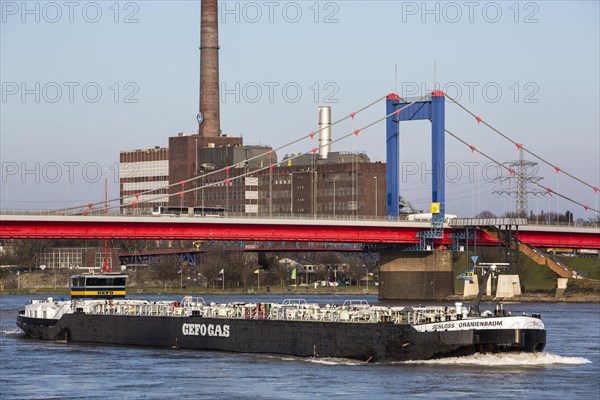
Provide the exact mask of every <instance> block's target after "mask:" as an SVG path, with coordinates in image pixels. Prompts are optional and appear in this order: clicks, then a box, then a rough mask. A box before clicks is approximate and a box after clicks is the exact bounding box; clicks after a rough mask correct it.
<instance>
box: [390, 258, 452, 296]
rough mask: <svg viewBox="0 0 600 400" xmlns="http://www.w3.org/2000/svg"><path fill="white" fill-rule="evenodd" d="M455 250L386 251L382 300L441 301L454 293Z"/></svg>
mask: <svg viewBox="0 0 600 400" xmlns="http://www.w3.org/2000/svg"><path fill="white" fill-rule="evenodd" d="M452 264H453V263H452V252H451V251H434V252H420V251H419V252H409V251H400V250H382V251H381V255H380V265H379V299H381V300H438V299H441V298H444V297H447V296H450V295H452V294H453V292H454V276H453V275H454V274H453V271H452Z"/></svg>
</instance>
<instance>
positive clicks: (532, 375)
mask: <svg viewBox="0 0 600 400" xmlns="http://www.w3.org/2000/svg"><path fill="white" fill-rule="evenodd" d="M32 296H33V295H27V296H25V295H23V296H1V297H0V312H1V314H0V399H2V400H5V399H82V398H85V399H100V398H103V399H110V398H115V399H117V398H122V399H171V398H179V399H246V398H252V399H307V398H338V399H401V398H423V399H432V398H433V399H466V398H469V399H473V398H488V399H513V398H520V399H540V398H543V399H600V305H599V304H548V303H543V304H542V303H523V304H511V305H507V308H510V309H512V310H513V312H523V311H525V312H527V313H531V312H540V313H541V314H542V318H543V320H544V323H545V324H546V329H547V331H548V345H547V347H546V350H545V352H544V353H540V354H519V353H517V354H501V355H494V354H479V355H474V356H470V357H457V358H447V359H442V360H433V361H409V362H398V363H375V364H364V363H362V362H359V361H352V360H345V359H335V358H324V359H310V358H309V359H303V358H296V357H288V356H274V355H256V354H230V353H223V352H211V351H194V350H181V349H177V350H176V349H156V348H136V347H124V346H105V345H89V344H86V345H83V344H74V343H68V344H66V343H54V342H42V341H35V340H31V339H28V338H26V337H24V336H23V335H22V334H21V333H20V331H19V329H18V328H17V326H16V325H15V319H16V316H17V312H18V309H19V308H21V307H22V306H24V305H25V304H26V303H27V302H28V300H29V299H30V298H32ZM35 296H36V297H35V298H44V296H40V295H35ZM153 298H157V299H158V298H164V297H160V296H153ZM282 299H283V298H282V297H278V296H270V297H269V298H268V299H263V298H261V299H260V300H266V301H281V300H282ZM205 300H206V301H216V302H227V301H240V300H241V301H243V300H248V301H252V302H255V301H256V300H257V297H255V296H236V297H225V296H221V297H217V296H214V297H205ZM343 300H344V299H341V298H338V297H334V296H330V297H328V296H323V297H319V298H312V299H311V300H310V301H316V302H320V303H334V302H335V303H337V302H342V301H343ZM368 300H369V302H370V303H376V302H377V299H376V297H369V298H368ZM490 307H491V306H490Z"/></svg>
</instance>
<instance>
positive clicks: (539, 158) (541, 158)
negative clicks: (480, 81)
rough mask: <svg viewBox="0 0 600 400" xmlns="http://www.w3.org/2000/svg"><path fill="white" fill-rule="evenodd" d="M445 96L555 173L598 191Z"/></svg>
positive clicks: (597, 189) (595, 187) (478, 121)
mask: <svg viewBox="0 0 600 400" xmlns="http://www.w3.org/2000/svg"><path fill="white" fill-rule="evenodd" d="M445 96H446V97H447V98H448V99H449V100H452V102H453V103H454V104H456V105H457V106H459V107H460V108H462V109H463V110H464V111H466V112H467V113H468V114H470V115H471V116H472V117H473V118H475V119H476V120H477V123H478V124H479V123H482V124H484V125H485V126H487V127H488V128H490V129H491V130H493V131H494V132H496V133H497V134H498V135H500V136H502V137H503V138H504V139H506V140H508V141H509V142H511V143H512V144H514V145H515V146H516V147H517V149H519V150H523V151H525V152H527V153H529V154H531V155H532V156H533V157H535V158H537V159H538V160H540V161H542V162H544V163H545V164H547V165H549V166H550V167H552V168H554V169H555V170H556V172H557V173H560V172H562V173H563V174H565V175H567V176H568V177H570V178H572V179H574V180H576V181H577V182H579V183H581V184H583V185H585V186H587V187H589V188H591V189H593V190H594V193H598V191H600V189H599V188H598V186H594V185H592V184H589V183H587V182H585V181H584V180H582V179H580V178H578V177H576V176H575V175H573V174H571V173H569V172H567V171H565V170H563V169H562V168H560V167H559V166H558V165H555V164H553V163H551V162H550V161H548V160H546V159H545V158H543V157H541V156H540V155H538V154H536V153H534V152H533V151H532V150H530V149H528V148H526V147H525V146H524V145H523V144H522V143H518V142H517V141H515V140H514V139H512V138H510V137H509V136H508V135H506V134H504V133H502V132H500V131H499V130H498V129H496V128H495V127H494V126H492V125H490V124H489V123H487V122H486V121H484V120H483V119H482V118H481V117H479V116H478V115H476V114H475V113H473V112H472V111H471V110H469V109H468V108H466V107H465V106H463V105H462V104H461V103H459V102H458V100H456V99H454V98H452V97H450V96H449V95H447V94H445Z"/></svg>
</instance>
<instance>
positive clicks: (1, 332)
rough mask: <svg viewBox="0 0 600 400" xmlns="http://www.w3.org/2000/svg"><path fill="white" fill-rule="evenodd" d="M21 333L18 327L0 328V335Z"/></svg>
mask: <svg viewBox="0 0 600 400" xmlns="http://www.w3.org/2000/svg"><path fill="white" fill-rule="evenodd" d="M20 333H23V331H22V330H20V329H0V335H17V334H20Z"/></svg>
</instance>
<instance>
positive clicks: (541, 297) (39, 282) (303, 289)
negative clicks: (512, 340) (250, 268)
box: [0, 272, 600, 303]
mask: <svg viewBox="0 0 600 400" xmlns="http://www.w3.org/2000/svg"><path fill="white" fill-rule="evenodd" d="M11 278H12V279H6V277H4V278H3V279H0V295H14V294H30V295H51V296H61V297H67V296H69V289H68V280H67V276H66V275H64V276H61V275H59V276H54V275H51V274H48V273H39V272H33V273H24V274H21V275H20V276H19V279H18V280H17V279H16V277H15V276H12V277H11ZM139 283H141V282H138V284H136V285H132V286H130V287H128V289H127V291H128V294H130V295H132V294H135V295H144V294H148V295H163V294H164V295H173V296H174V297H175V298H179V297H183V296H185V295H194V296H208V295H211V296H213V295H214V296H218V295H236V294H238V295H248V294H250V295H256V296H264V295H289V296H291V297H296V296H322V295H336V296H340V297H347V296H372V295H378V287H377V286H373V285H369V287H366V286H364V285H363V286H337V287H333V286H316V287H315V286H297V287H295V286H274V285H273V286H263V285H261V286H260V288H259V287H257V286H256V285H255V286H251V287H235V288H227V287H226V288H224V289H223V288H219V287H214V288H205V287H201V286H197V287H185V286H183V287H182V286H181V285H180V284H179V282H169V283H166V284H164V283H162V282H161V283H159V282H156V281H151V282H148V283H150V284H149V285H143V284H142V285H140V284H139ZM473 300H474V298H473V297H464V296H462V295H458V294H456V295H452V296H447V297H440V298H436V299H435V301H464V302H470V301H473ZM495 300H503V301H506V302H553V303H600V280H595V279H570V280H569V282H568V285H567V289H566V290H565V291H564V293H563V294H562V295H561V296H555V291H554V290H544V291H530V292H525V293H524V294H522V295H519V296H515V297H512V298H506V299H496V298H495V297H492V296H484V297H483V301H495ZM407 301H410V300H407ZM416 301H422V300H416ZM402 302H404V300H403V301H402Z"/></svg>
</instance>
